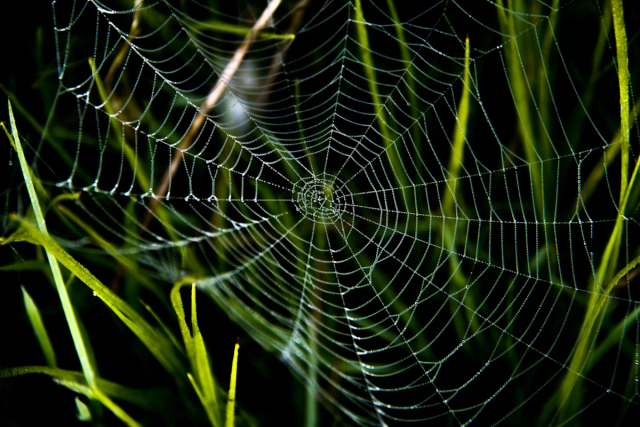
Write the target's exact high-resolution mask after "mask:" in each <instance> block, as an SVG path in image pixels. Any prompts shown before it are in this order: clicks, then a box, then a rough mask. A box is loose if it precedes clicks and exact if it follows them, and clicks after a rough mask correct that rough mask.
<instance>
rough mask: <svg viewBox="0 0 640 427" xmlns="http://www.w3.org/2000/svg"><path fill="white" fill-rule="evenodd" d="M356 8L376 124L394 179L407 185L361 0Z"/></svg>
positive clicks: (401, 184)
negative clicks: (388, 122)
mask: <svg viewBox="0 0 640 427" xmlns="http://www.w3.org/2000/svg"><path fill="white" fill-rule="evenodd" d="M355 8H356V40H357V41H358V43H359V44H360V55H361V57H362V63H363V68H364V74H365V77H366V79H367V82H368V84H369V92H370V93H371V99H372V101H373V108H374V111H375V113H376V120H377V121H378V126H379V128H380V133H381V134H382V139H383V141H384V146H385V148H386V150H387V152H386V155H387V157H388V159H389V163H390V164H391V167H392V169H393V170H394V171H398V172H397V173H395V172H394V173H393V177H394V179H395V180H396V182H397V184H398V186H399V187H407V186H408V184H407V182H406V181H407V180H406V178H405V176H404V175H402V171H404V170H405V169H404V167H403V165H402V159H401V158H400V153H399V151H398V147H397V145H396V144H393V138H392V135H391V134H390V133H389V129H390V128H389V125H388V124H387V123H386V117H387V114H386V111H387V109H386V108H387V107H386V105H385V103H384V102H382V97H381V96H380V90H379V88H378V83H377V79H376V71H375V65H374V63H373V57H372V55H371V48H370V46H369V36H368V34H367V24H366V19H365V17H364V11H363V9H362V1H361V0H356V3H355Z"/></svg>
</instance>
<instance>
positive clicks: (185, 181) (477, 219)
mask: <svg viewBox="0 0 640 427" xmlns="http://www.w3.org/2000/svg"><path fill="white" fill-rule="evenodd" d="M279 3H280V2H275V1H272V2H271V3H269V4H267V2H264V1H263V2H255V3H254V2H250V3H242V4H241V5H238V4H236V2H206V1H204V0H200V1H197V0H184V1H177V0H176V1H169V0H162V1H160V0H158V1H144V2H142V1H135V2H134V1H109V0H105V1H97V0H92V1H73V0H64V1H63V0H56V1H54V2H53V11H54V21H55V28H56V34H55V37H56V43H57V47H58V64H59V66H58V76H59V81H60V92H59V95H58V101H57V102H58V107H57V108H58V111H61V110H63V111H65V112H66V116H65V117H64V121H65V122H69V121H70V120H75V121H76V122H75V123H77V128H78V133H77V138H75V139H73V140H72V139H67V140H64V141H63V143H64V144H66V145H64V147H65V148H66V149H65V150H64V151H65V152H66V153H67V158H62V159H60V160H59V161H58V160H56V161H52V160H51V159H50V158H47V157H46V156H43V158H44V159H45V161H46V162H47V163H48V165H49V166H50V168H51V169H52V170H54V172H55V176H56V177H59V178H60V179H59V184H58V185H59V187H61V188H64V189H67V190H70V191H73V192H78V191H80V192H81V196H80V197H79V198H78V199H77V201H76V203H77V205H78V206H79V207H80V208H82V210H83V211H84V212H85V213H86V214H87V215H88V216H90V217H91V218H92V219H93V220H94V221H96V222H97V223H98V224H100V225H101V226H102V227H104V229H106V230H108V232H109V236H111V237H112V239H113V241H114V242H116V243H118V244H119V246H120V247H121V250H122V251H123V252H126V253H129V254H137V255H138V256H140V258H141V259H142V260H145V259H146V261H147V263H148V264H149V265H150V266H153V267H154V268H157V269H159V270H161V271H162V273H163V275H164V277H168V278H169V279H172V280H178V279H179V278H181V277H184V276H187V275H194V276H197V277H199V279H198V282H197V283H198V286H199V287H200V288H201V289H202V290H205V291H206V292H208V293H209V294H210V295H211V296H212V297H213V298H214V299H215V300H216V301H217V302H218V303H219V305H220V307H222V308H223V309H225V310H226V311H227V312H228V314H229V315H230V316H231V318H233V319H234V320H235V321H236V322H238V323H239V324H241V325H242V326H243V327H244V328H245V329H246V330H247V331H248V333H250V334H251V335H252V336H253V337H254V338H255V339H256V340H257V341H258V342H260V343H261V344H262V345H263V346H265V347H266V348H268V349H270V350H272V351H274V352H277V353H278V354H279V355H280V356H281V358H282V360H283V361H284V362H285V363H286V364H287V365H288V366H289V367H290V368H291V369H292V371H293V372H294V373H295V374H296V375H297V376H298V377H299V378H300V379H301V381H303V382H304V383H305V384H306V386H307V387H308V388H309V390H311V392H312V393H314V394H315V395H316V396H317V398H318V399H320V400H321V401H322V402H324V403H326V404H328V405H329V406H330V407H331V408H335V411H336V412H335V414H336V416H341V417H342V420H343V421H344V422H347V423H348V422H353V423H356V424H361V425H381V424H382V425H384V424H395V423H396V422H398V421H425V420H432V421H434V422H438V423H443V424H444V423H448V424H451V425H456V424H460V425H466V424H468V423H470V422H472V421H474V422H477V423H478V424H479V425H489V424H495V423H500V422H509V423H519V422H526V420H531V419H540V420H541V421H542V422H544V423H547V424H554V425H560V424H562V423H566V422H574V421H576V422H577V421H580V420H582V421H584V420H588V418H586V417H589V416H591V414H592V413H593V411H596V410H598V409H601V408H615V412H616V414H617V415H618V416H619V417H620V418H619V420H623V419H624V420H628V418H623V417H624V416H625V415H628V416H629V417H635V419H637V416H638V403H639V401H638V399H639V395H638V360H639V356H638V352H639V339H638V335H639V333H640V327H639V322H640V320H639V317H638V316H639V313H640V305H639V304H638V295H637V291H634V290H633V287H634V286H633V283H629V281H630V280H631V278H632V275H633V272H634V271H635V270H631V271H630V272H627V274H626V275H625V276H624V277H625V278H626V279H625V278H622V279H620V282H619V283H617V284H615V286H614V288H613V289H611V288H607V282H603V277H604V276H603V275H602V274H600V273H599V269H600V268H601V263H602V260H603V257H605V256H606V255H605V249H606V247H607V243H608V242H609V237H610V236H611V235H612V233H613V232H614V231H613V230H614V227H615V226H616V224H617V221H622V228H621V230H622V232H621V234H620V236H619V240H618V247H619V248H620V250H619V251H617V252H616V254H615V255H614V256H613V257H612V258H608V259H609V260H610V262H609V263H610V264H611V266H612V267H611V268H612V269H613V270H612V271H613V272H614V273H615V272H617V271H619V270H620V269H622V268H623V267H624V266H625V265H627V264H628V263H629V262H630V261H631V260H632V259H633V258H635V257H637V256H638V245H637V243H633V242H637V241H639V240H637V239H638V237H639V233H638V231H639V229H638V204H637V198H636V199H633V198H632V199H630V200H631V201H630V202H629V204H627V206H626V209H625V210H624V212H622V211H621V210H620V207H619V202H618V201H619V193H620V179H619V176H620V170H621V167H620V155H619V153H620V142H619V141H620V136H619V111H620V106H619V98H618V95H619V90H618V80H617V75H616V72H615V70H616V68H615V66H614V65H613V64H614V57H615V49H614V47H612V46H613V45H614V42H615V41H614V40H613V39H611V40H610V39H609V37H613V36H611V34H613V30H612V29H611V28H612V27H611V25H612V24H611V12H610V10H608V9H609V8H610V5H609V4H608V3H607V4H606V5H605V4H600V3H599V2H597V1H589V0H587V1H578V0H575V1H572V2H569V1H567V2H564V1H562V2H561V1H555V2H551V4H547V3H544V2H531V4H524V3H523V2H517V1H514V2H510V1H509V2H500V1H499V2H497V3H494V2H489V1H453V0H450V1H433V2H426V3H425V4H423V3H424V2H412V3H416V4H415V5H413V4H405V3H406V2H403V4H402V6H401V5H400V4H399V3H400V2H395V3H396V4H395V5H394V2H387V1H362V5H361V4H360V1H358V2H347V1H326V2H306V1H302V2H283V3H282V4H279ZM265 8H266V9H265ZM269 8H271V9H272V10H271V11H268V12H265V10H267V9H269ZM396 8H397V9H396ZM261 20H262V21H263V22H261ZM572 22H573V24H571V23H572ZM576 26H581V28H582V29H583V30H584V31H583V32H580V33H578V34H577V33H576V32H575V31H571V29H570V28H575V27H576ZM467 37H468V40H469V46H470V48H469V54H468V55H465V51H466V49H467ZM630 37H631V35H630ZM243 49H244V51H243ZM239 52H242V54H240V56H238V55H239ZM630 55H631V54H630ZM87 58H91V64H92V65H90V64H88V63H87ZM592 60H593V62H594V64H591V61H592ZM632 60H633V57H632ZM602 64H611V65H609V67H608V68H607V67H606V66H604V65H602ZM234 65H235V66H236V67H235V68H237V70H236V69H234ZM632 66H633V62H632ZM92 67H93V68H92ZM592 69H593V70H594V71H592ZM585 70H587V71H585ZM214 93H215V95H213V94H214ZM465 99H466V101H465ZM632 117H635V112H632ZM635 127H636V128H637V126H635ZM616 132H617V133H616ZM616 135H617V136H616ZM46 149H47V147H41V150H43V152H46ZM631 154H632V156H631V157H632V160H631V170H633V167H634V166H635V159H636V157H635V155H636V154H637V135H636V134H633V132H632V142H631ZM619 213H620V215H619ZM174 249H175V250H178V251H182V252H180V253H182V254H183V260H182V262H179V263H171V262H169V261H168V260H166V259H165V262H157V261H158V259H162V258H163V257H164V256H165V254H167V253H169V252H170V251H172V250H174ZM184 254H188V255H187V256H184ZM611 277H612V276H609V279H608V280H610V279H611ZM636 287H637V286H636ZM634 292H635V294H634ZM598 301H604V305H603V308H601V309H600V311H594V310H595V308H594V307H596V306H597V305H598ZM593 319H595V321H594V320H593ZM585 345H586V347H584V346H585ZM581 354H586V357H584V358H583V359H580V357H581V356H580V355H581ZM609 410H610V411H614V410H612V409H609Z"/></svg>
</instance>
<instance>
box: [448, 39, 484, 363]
mask: <svg viewBox="0 0 640 427" xmlns="http://www.w3.org/2000/svg"><path fill="white" fill-rule="evenodd" d="M464 66H465V72H464V77H463V79H462V83H463V85H462V93H461V95H460V101H459V102H458V114H457V116H456V125H455V127H454V129H453V138H452V145H451V153H450V154H449V164H448V167H447V170H448V171H449V175H448V177H447V187H448V189H447V190H446V191H445V192H444V197H443V201H442V211H443V220H444V221H445V223H447V222H449V224H453V223H454V222H457V221H458V207H462V206H463V203H464V201H463V200H462V191H460V186H459V185H458V180H459V179H460V172H461V170H462V168H463V163H464V148H465V145H466V144H467V135H468V126H469V114H470V110H471V91H472V87H473V82H472V81H471V44H470V42H469V37H468V36H467V38H466V42H465V50H464ZM445 218H446V219H445ZM454 229H455V226H451V227H446V226H445V227H443V230H444V233H445V235H444V242H445V248H447V249H448V250H449V251H450V254H449V271H450V273H451V275H452V276H451V281H452V284H453V285H454V287H455V288H454V289H455V290H456V291H457V290H460V289H463V288H464V287H465V286H466V285H467V284H468V283H469V279H468V278H467V277H466V275H465V274H464V272H463V271H462V270H461V269H460V265H461V262H460V259H459V257H458V256H457V255H456V252H455V246H456V242H455V241H454V236H453V234H454V233H453V230H454ZM464 303H465V306H467V307H469V308H471V310H466V311H465V313H466V317H467V321H468V322H470V324H471V331H472V332H475V331H477V330H478V329H479V328H480V324H479V322H478V318H477V316H475V315H474V314H473V311H474V310H475V307H477V304H476V302H475V299H474V296H473V293H472V292H467V293H466V294H465V296H464ZM450 306H451V312H452V313H455V312H456V310H458V309H459V303H457V302H455V301H454V300H451V302H450ZM454 327H455V329H456V333H457V334H458V338H459V339H463V338H464V335H465V333H466V330H467V327H466V326H465V325H464V322H463V319H462V318H461V317H460V316H455V317H454ZM469 351H472V349H471V348H469Z"/></svg>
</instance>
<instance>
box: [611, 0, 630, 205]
mask: <svg viewBox="0 0 640 427" xmlns="http://www.w3.org/2000/svg"><path fill="white" fill-rule="evenodd" d="M611 7H612V9H613V29H614V32H615V36H616V50H617V58H618V81H619V86H620V130H621V132H622V133H621V138H620V145H621V154H622V159H621V160H622V170H621V173H620V202H621V205H622V206H621V207H620V210H621V211H622V212H624V206H623V204H624V201H625V199H626V197H625V194H626V191H627V185H628V184H629V137H630V134H629V52H628V48H627V30H626V28H625V25H624V13H623V8H622V0H611Z"/></svg>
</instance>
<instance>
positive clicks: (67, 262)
mask: <svg viewBox="0 0 640 427" xmlns="http://www.w3.org/2000/svg"><path fill="white" fill-rule="evenodd" d="M20 240H22V241H28V242H30V243H33V244H36V245H41V246H43V247H44V248H45V249H46V250H47V253H48V254H51V255H52V256H53V257H54V258H55V259H56V260H57V261H59V262H60V263H61V264H62V265H64V266H65V267H66V268H67V269H69V271H71V272H72V273H73V274H74V275H75V276H76V277H77V278H78V279H80V280H81V281H82V282H83V283H84V284H85V285H87V286H88V287H89V288H90V289H91V290H93V292H94V294H95V296H97V297H98V298H100V299H101V300H102V301H104V302H105V304H107V306H108V307H109V308H110V309H111V310H112V311H113V312H114V314H115V315H116V316H118V317H119V318H120V320H122V321H123V322H124V323H125V325H127V327H129V329H131V331H132V332H133V333H134V334H136V336H137V337H138V338H139V339H140V340H141V341H142V343H143V344H144V345H145V346H146V347H147V348H148V349H149V351H151V353H152V354H153V355H154V356H155V357H156V359H157V360H158V361H159V362H160V364H161V365H162V366H163V367H164V368H165V369H166V370H167V371H168V372H169V373H170V374H171V375H172V376H174V377H175V378H176V379H177V380H178V381H180V379H182V378H184V377H183V375H184V367H183V365H182V361H181V359H180V356H179V354H178V353H176V350H175V348H174V347H173V345H172V344H171V343H170V342H169V341H168V340H167V338H166V337H165V336H164V334H162V333H161V332H159V331H157V330H156V329H154V328H153V327H152V326H151V325H150V324H149V323H147V321H146V320H144V318H143V317H142V316H141V315H140V314H138V313H137V312H136V311H135V310H134V309H133V308H131V306H129V304H127V303H126V302H125V301H124V300H123V299H121V298H120V297H119V296H117V295H116V294H115V293H113V291H111V290H110V289H109V288H107V287H106V286H105V285H103V284H102V282H100V280H98V279H97V278H96V277H95V276H94V275H93V274H91V273H90V272H89V270H87V269H86V268H85V267H84V266H83V265H82V264H80V263H79V262H78V261H76V260H75V259H74V258H73V257H72V256H71V255H69V254H68V253H67V252H66V251H65V250H64V249H62V248H61V247H60V245H58V244H57V243H56V242H55V241H54V240H53V239H52V238H51V237H49V236H45V235H44V234H42V233H40V231H38V229H36V228H35V227H34V226H33V225H31V224H29V223H28V222H25V221H23V222H22V223H21V227H20V228H19V229H18V230H17V231H16V232H15V233H14V234H13V235H11V236H9V238H8V239H6V240H5V241H6V242H8V241H20Z"/></svg>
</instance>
